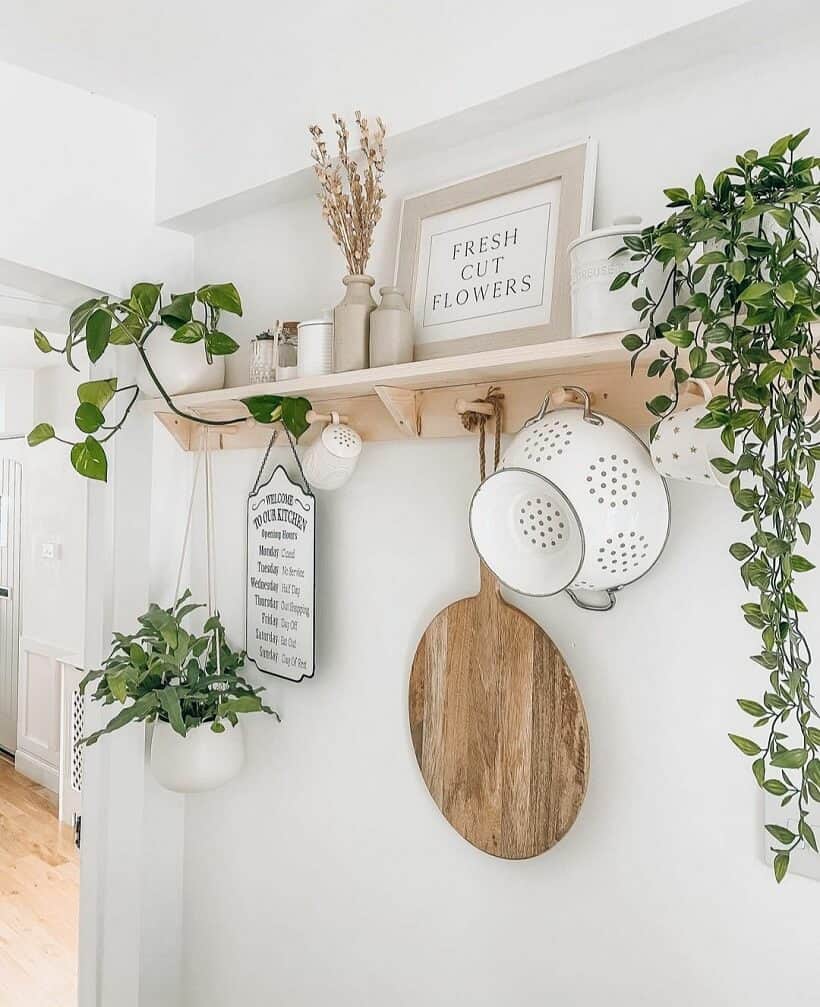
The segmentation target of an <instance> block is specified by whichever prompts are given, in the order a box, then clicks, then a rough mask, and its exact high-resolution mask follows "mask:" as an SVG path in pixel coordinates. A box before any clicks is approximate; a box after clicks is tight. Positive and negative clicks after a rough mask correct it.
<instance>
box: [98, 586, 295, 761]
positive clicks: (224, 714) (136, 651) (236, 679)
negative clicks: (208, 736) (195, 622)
mask: <svg viewBox="0 0 820 1007" xmlns="http://www.w3.org/2000/svg"><path fill="white" fill-rule="evenodd" d="M190 597H191V592H190V591H186V592H185V593H184V594H183V595H182V597H181V598H179V599H178V600H177V601H176V602H175V603H174V604H173V605H172V606H171V607H170V608H160V607H159V606H158V605H151V606H150V608H149V609H148V611H147V612H146V613H145V614H144V615H141V616H140V617H139V629H138V630H137V632H136V633H134V634H132V635H125V634H123V633H115V634H114V639H113V645H114V646H113V650H112V651H111V654H110V656H109V657H108V658H107V660H106V661H105V662H104V663H103V666H102V668H100V669H98V670H96V671H90V672H89V673H88V674H87V675H86V676H85V678H84V679H83V680H82V682H81V683H80V691H81V692H82V693H85V690H86V689H87V688H88V687H89V686H90V685H92V684H93V683H94V682H96V683H97V687H96V689H95V690H94V693H93V697H92V698H93V699H95V700H97V701H98V702H101V703H103V704H105V705H106V706H111V705H114V704H121V705H122V709H121V710H120V711H119V713H117V714H116V715H115V716H114V717H112V719H111V720H110V721H109V722H108V724H106V726H105V727H104V728H102V729H101V730H99V731H95V732H94V733H93V734H89V735H88V736H87V737H85V738H83V739H82V741H81V742H80V744H85V745H93V744H95V742H97V741H98V740H99V739H100V738H101V737H102V736H103V735H104V734H111V733H112V732H113V731H117V730H119V729H120V728H122V727H125V726H126V725H127V724H131V723H133V722H134V721H145V722H147V723H153V722H154V721H156V720H163V721H166V722H167V723H169V724H170V725H171V727H172V728H173V729H174V730H175V731H176V733H177V734H180V735H182V737H185V736H186V735H187V733H188V731H190V730H192V729H193V728H195V727H199V726H201V725H203V724H209V725H210V728H211V730H212V731H215V732H216V733H221V732H222V731H224V730H225V723H226V722H227V723H229V724H231V725H232V726H234V727H235V726H236V724H237V721H238V718H239V716H240V715H241V714H245V713H267V714H271V715H272V716H274V717H276V719H277V720H278V719H279V715H278V714H277V713H276V712H275V711H274V710H272V709H271V708H270V707H269V706H266V705H265V704H264V703H263V702H262V700H261V698H260V693H262V692H263V691H264V690H263V689H254V688H253V687H252V686H251V685H250V684H249V683H248V682H247V681H246V680H245V679H244V678H242V676H241V675H240V674H239V672H240V671H241V669H242V667H243V666H244V664H245V653H244V652H243V651H235V650H232V649H231V648H230V647H229V646H228V643H227V642H226V639H225V630H224V627H223V626H222V623H221V621H220V619H219V616H218V615H212V616H211V617H210V618H209V619H207V620H206V622H205V624H204V626H203V628H202V633H201V634H197V633H193V632H189V631H188V630H186V629H185V628H184V627H183V625H182V623H183V622H184V620H185V619H187V618H188V617H189V616H190V615H191V614H192V613H193V612H195V611H196V610H197V609H201V608H203V607H204V606H202V605H196V604H193V603H191V602H190V601H189V599H190ZM217 655H218V657H217Z"/></svg>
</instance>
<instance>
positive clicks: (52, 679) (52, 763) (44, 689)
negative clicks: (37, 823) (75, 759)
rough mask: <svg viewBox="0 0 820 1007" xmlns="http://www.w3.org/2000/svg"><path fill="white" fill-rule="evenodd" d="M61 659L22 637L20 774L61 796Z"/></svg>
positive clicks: (44, 646)
mask: <svg viewBox="0 0 820 1007" xmlns="http://www.w3.org/2000/svg"><path fill="white" fill-rule="evenodd" d="M61 659H62V660H65V655H64V654H63V653H61V652H60V651H58V650H56V649H55V648H53V647H50V646H49V645H48V644H43V643H38V642H37V641H36V640H31V639H28V638H27V637H22V638H21V640H20V677H19V681H18V716H17V752H16V754H15V764H16V767H17V769H18V771H19V772H21V773H23V775H24V776H28V777H29V778H30V779H32V780H35V781H36V782H37V783H40V784H42V785H43V786H44V787H48V789H49V790H52V791H54V792H55V793H57V789H58V785H59V775H60V734H61V730H60V729H61V720H62V709H61V677H62V667H61Z"/></svg>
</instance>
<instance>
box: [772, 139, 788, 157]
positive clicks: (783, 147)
mask: <svg viewBox="0 0 820 1007" xmlns="http://www.w3.org/2000/svg"><path fill="white" fill-rule="evenodd" d="M791 139H792V135H791V133H789V134H788V135H787V136H781V137H780V139H779V140H775V142H774V143H773V144H772V145H771V147H769V154H770V155H771V156H772V157H782V156H783V155H784V154H785V153H786V151H787V150H788V149H789V144H790V143H791Z"/></svg>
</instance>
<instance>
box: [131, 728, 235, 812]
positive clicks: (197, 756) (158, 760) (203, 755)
mask: <svg viewBox="0 0 820 1007" xmlns="http://www.w3.org/2000/svg"><path fill="white" fill-rule="evenodd" d="M223 723H224V725H225V730H224V731H221V732H219V733H216V732H214V731H212V730H211V725H210V724H201V725H200V726H199V727H194V728H191V729H190V730H189V731H188V734H187V735H186V736H185V737H184V738H183V737H182V736H181V735H179V734H177V733H176V731H175V730H174V729H173V728H172V727H171V725H170V724H169V723H168V722H167V721H164V720H158V721H157V722H156V723H155V724H154V735H153V738H152V739H151V770H152V772H153V774H154V776H155V777H156V779H157V781H158V782H159V783H160V784H162V786H163V787H165V789H166V790H174V791H176V792H177V793H179V794H198V793H201V792H202V791H205V790H215V789H216V788H217V787H221V786H222V785H223V784H224V783H227V782H228V781H229V780H232V779H233V778H234V777H235V776H237V775H238V774H239V772H240V771H241V769H242V766H243V765H244V762H245V735H244V733H243V730H242V723H241V721H240V722H239V723H238V724H237V725H236V727H231V725H230V724H229V723H227V722H224V721H223Z"/></svg>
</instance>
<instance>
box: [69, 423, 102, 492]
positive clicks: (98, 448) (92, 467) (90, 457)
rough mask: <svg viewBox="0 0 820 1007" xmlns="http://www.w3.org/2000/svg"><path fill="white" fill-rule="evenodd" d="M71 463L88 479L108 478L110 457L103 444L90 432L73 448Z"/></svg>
mask: <svg viewBox="0 0 820 1007" xmlns="http://www.w3.org/2000/svg"><path fill="white" fill-rule="evenodd" d="M71 464H72V465H73V466H74V468H75V469H76V470H77V472H79V473H80V475H81V476H85V477H86V479H98V480H100V482H106V480H107V479H108V459H107V458H106V456H105V449H104V448H103V446H102V444H100V442H99V441H98V440H97V439H96V438H95V437H92V436H91V435H90V434H89V436H88V437H86V439H85V440H84V441H82V442H81V443H79V444H75V445H74V446H73V447H72V449H71Z"/></svg>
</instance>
